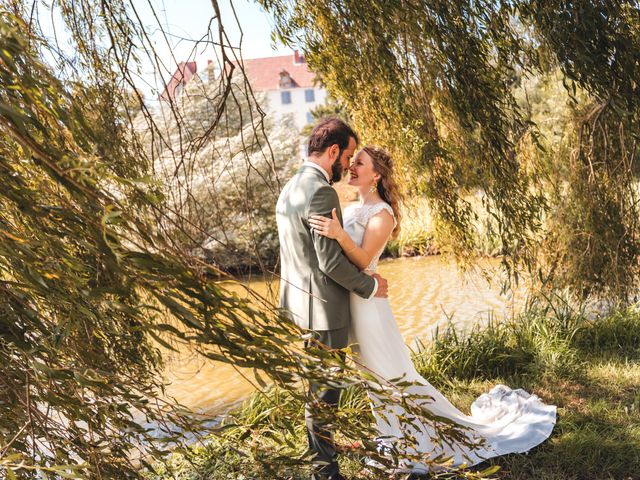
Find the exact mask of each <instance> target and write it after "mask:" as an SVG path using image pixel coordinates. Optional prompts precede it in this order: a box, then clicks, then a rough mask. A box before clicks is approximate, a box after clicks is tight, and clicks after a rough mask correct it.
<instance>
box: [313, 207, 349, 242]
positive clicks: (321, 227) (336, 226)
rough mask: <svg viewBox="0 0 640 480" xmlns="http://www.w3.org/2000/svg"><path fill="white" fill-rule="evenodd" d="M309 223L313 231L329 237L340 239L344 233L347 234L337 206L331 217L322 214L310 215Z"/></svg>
mask: <svg viewBox="0 0 640 480" xmlns="http://www.w3.org/2000/svg"><path fill="white" fill-rule="evenodd" d="M309 225H310V226H311V230H312V231H314V232H316V233H318V234H320V235H322V236H325V237H327V238H334V239H336V240H340V239H341V237H342V235H344V234H345V232H344V229H343V228H342V225H340V220H338V214H337V213H336V209H335V208H334V209H333V210H331V218H327V217H325V216H322V215H310V216H309Z"/></svg>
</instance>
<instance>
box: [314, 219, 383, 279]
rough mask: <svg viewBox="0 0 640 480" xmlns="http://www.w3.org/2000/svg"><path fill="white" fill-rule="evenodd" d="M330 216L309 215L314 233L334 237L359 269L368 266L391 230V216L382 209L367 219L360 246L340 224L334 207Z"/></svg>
mask: <svg viewBox="0 0 640 480" xmlns="http://www.w3.org/2000/svg"><path fill="white" fill-rule="evenodd" d="M331 216H332V218H327V217H323V216H322V215H311V217H309V225H311V227H312V228H313V229H314V231H315V232H316V233H318V234H320V235H323V236H325V237H328V238H335V239H336V240H337V241H338V243H339V244H340V247H341V248H342V251H343V252H344V254H345V255H346V256H347V258H348V259H349V260H351V263H353V264H354V265H355V266H356V267H358V268H359V269H361V270H362V269H365V268H367V267H368V266H369V264H370V263H371V260H372V259H373V256H374V255H376V254H377V253H378V252H379V251H380V250H381V249H382V247H383V246H384V244H385V242H386V241H387V239H388V238H389V235H391V231H392V230H393V217H391V214H390V213H389V212H387V211H386V210H382V211H380V212H379V213H377V214H376V215H374V216H373V217H371V218H370V219H369V222H368V223H367V228H366V230H365V232H364V238H363V240H362V246H361V247H359V246H358V245H356V243H355V242H354V241H353V240H352V239H351V237H350V236H349V235H348V234H347V232H345V231H344V229H343V228H342V226H341V225H340V221H339V220H338V217H337V215H336V211H335V209H333V211H332V212H331Z"/></svg>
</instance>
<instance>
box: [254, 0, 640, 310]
mask: <svg viewBox="0 0 640 480" xmlns="http://www.w3.org/2000/svg"><path fill="white" fill-rule="evenodd" d="M260 3H261V4H262V5H263V6H265V8H267V9H268V10H269V11H270V12H271V13H272V14H273V17H274V19H275V21H276V28H277V34H278V35H279V37H280V38H281V39H282V40H284V41H285V42H288V43H289V44H291V45H294V44H295V45H296V46H297V47H298V48H302V49H303V50H304V52H305V56H306V58H307V60H308V61H309V64H310V66H311V67H312V68H313V69H314V71H316V72H317V73H318V74H319V76H320V78H321V79H322V81H323V83H324V84H325V85H326V86H327V88H328V90H329V92H330V94H331V95H333V96H334V97H335V98H337V99H338V100H340V101H342V102H343V103H344V105H345V106H346V108H347V109H348V110H349V111H350V112H351V114H352V116H353V119H354V122H355V124H356V126H357V128H358V129H359V130H360V131H361V132H362V133H363V137H364V138H365V139H366V141H367V142H373V143H378V144H381V145H383V146H384V147H386V148H388V149H389V150H391V152H392V154H393V156H394V158H395V159H396V164H397V165H399V168H398V174H399V175H400V176H401V177H402V178H403V180H404V181H405V183H407V184H408V185H410V190H411V191H416V190H417V191H422V192H425V193H426V194H427V197H428V198H429V199H430V202H431V205H432V207H433V213H434V217H435V225H436V226H437V235H436V237H437V238H438V243H446V244H447V245H449V246H451V247H453V250H454V251H455V252H456V253H457V254H458V256H459V257H461V258H468V257H469V256H470V255H473V254H474V253H476V252H477V251H478V250H483V249H486V248H485V246H482V245H481V244H480V243H479V240H481V239H482V238H483V237H482V236H480V237H478V236H477V235H475V230H476V225H477V220H478V217H482V216H483V215H484V213H485V212H486V214H487V215H488V216H489V222H487V223H488V224H490V225H492V229H493V230H492V232H493V234H492V235H491V236H492V237H493V238H495V239H496V240H497V242H496V244H495V248H493V247H492V248H493V249H495V250H496V251H497V252H500V253H502V254H504V255H506V258H505V262H504V265H505V266H506V267H507V269H508V270H509V272H510V273H512V274H513V276H514V277H516V278H517V270H516V269H514V267H522V266H526V267H527V268H528V269H529V270H530V271H531V272H536V273H539V275H540V277H541V278H542V279H543V281H544V282H547V283H548V284H549V285H551V286H560V287H564V286H570V287H571V288H573V290H574V292H576V293H578V294H579V295H584V296H586V295H589V294H595V295H603V296H607V295H613V296H617V297H618V298H621V299H625V298H628V297H629V295H630V294H631V293H632V292H633V291H634V289H635V287H636V284H637V283H636V281H637V279H638V274H639V273H640V272H639V271H638V267H637V266H638V265H639V264H640V262H639V261H638V259H639V256H640V243H639V242H640V235H639V233H640V231H639V228H638V224H637V218H638V214H639V213H640V212H638V202H637V201H636V200H637V199H636V189H635V187H634V182H635V174H636V171H637V167H636V166H635V164H636V163H637V149H636V147H635V145H636V141H637V138H638V135H639V133H640V129H639V125H638V114H639V111H640V109H639V108H638V107H639V105H638V98H640V96H639V95H638V93H640V92H639V91H638V88H639V87H638V83H637V81H636V79H637V78H638V74H639V72H638V70H639V69H640V58H639V54H638V52H639V51H640V48H639V47H640V35H639V33H638V32H640V28H638V21H639V20H638V19H639V18H640V15H638V13H639V9H638V5H637V2H630V1H624V2H599V1H588V2H581V3H580V4H579V5H577V4H574V3H567V2H560V1H551V2H539V1H527V0H518V1H513V2H490V1H480V2H477V1H469V0H457V1H454V2H451V1H446V2H445V1H437V2H433V1H420V0H418V1H414V2H409V3H407V2H398V1H391V2H389V1H374V2H365V3H363V2H357V1H346V2H341V3H340V5H339V6H336V5H335V4H334V3H332V2H325V1H313V2H311V1H303V2H292V1H288V0H263V1H261V2H260ZM558 71H559V72H561V80H560V81H561V83H562V84H563V85H564V86H565V87H566V90H565V91H564V92H562V94H561V95H558V92H557V91H549V93H550V94H551V98H552V99H553V100H554V101H555V100H558V102H559V103H556V104H554V105H553V106H552V110H553V109H554V108H556V107H558V106H560V108H562V105H564V104H566V101H567V100H568V99H572V101H573V102H574V106H573V107H571V108H570V109H569V111H568V112H564V113H568V115H566V116H565V115H564V114H563V116H562V118H561V122H563V123H560V124H556V125H549V124H547V125H546V126H545V125H544V122H545V121H546V120H547V119H545V118H544V117H542V118H541V117H540V116H539V115H535V113H540V112H532V111H531V109H530V108H529V105H527V98H526V94H527V92H526V91H525V99H524V100H525V101H524V102H523V101H522V98H521V97H520V98H519V96H520V94H521V93H522V89H521V85H522V84H525V85H526V84H530V81H531V79H538V80H541V81H543V82H544V81H546V78H547V76H548V75H555V74H556V72H558ZM525 90H526V87H525ZM534 101H536V100H535V99H534ZM544 101H545V99H544V98H543V99H542V101H539V103H538V106H541V104H542V103H544ZM538 122H541V123H538ZM537 123H538V124H537ZM536 124H537V125H536ZM551 130H554V131H555V130H559V131H560V132H558V133H559V134H560V135H561V140H562V141H561V142H560V143H558V142H557V141H556V140H557V138H555V136H554V135H555V134H554V135H552V136H550V137H549V136H546V134H547V133H549V132H550V131H551ZM545 148H547V149H548V150H544V149H545ZM550 167H551V168H550ZM469 190H480V193H481V196H482V198H483V202H482V205H481V207H480V208H478V207H477V206H476V205H473V204H472V203H470V202H468V201H467V200H466V195H467V194H468V193H469ZM492 243H493V240H492ZM585 260H586V261H585Z"/></svg>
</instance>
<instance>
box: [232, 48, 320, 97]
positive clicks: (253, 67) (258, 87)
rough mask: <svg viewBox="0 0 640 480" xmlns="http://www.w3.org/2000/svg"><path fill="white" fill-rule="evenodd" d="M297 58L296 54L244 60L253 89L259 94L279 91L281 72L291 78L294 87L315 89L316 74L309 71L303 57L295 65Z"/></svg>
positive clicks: (300, 56)
mask: <svg viewBox="0 0 640 480" xmlns="http://www.w3.org/2000/svg"><path fill="white" fill-rule="evenodd" d="M295 58H296V54H293V55H281V56H279V57H269V58H253V59H248V60H243V65H244V70H245V72H246V74H247V77H248V78H249V81H250V82H251V87H252V88H253V89H254V90H255V91H257V92H260V91H264V90H277V89H278V88H279V85H280V72H282V71H283V70H284V71H286V72H287V73H288V74H289V75H290V76H291V79H292V80H293V82H294V87H301V88H309V87H313V86H314V79H315V77H316V74H315V73H313V72H312V71H311V70H309V68H308V65H307V62H306V61H305V60H304V57H303V56H302V55H299V56H298V58H299V59H300V61H299V62H298V63H295V61H294V59H295Z"/></svg>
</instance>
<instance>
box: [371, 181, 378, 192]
mask: <svg viewBox="0 0 640 480" xmlns="http://www.w3.org/2000/svg"><path fill="white" fill-rule="evenodd" d="M377 191H378V180H377V179H376V180H374V181H373V185H371V188H370V189H369V192H370V193H376V192H377Z"/></svg>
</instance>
